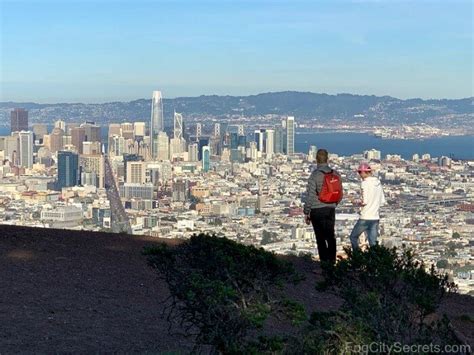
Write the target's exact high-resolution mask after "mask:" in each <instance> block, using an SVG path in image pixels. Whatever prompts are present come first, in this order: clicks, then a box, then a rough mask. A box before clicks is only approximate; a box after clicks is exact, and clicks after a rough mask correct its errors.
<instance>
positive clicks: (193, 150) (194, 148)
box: [188, 143, 199, 161]
mask: <svg viewBox="0 0 474 355" xmlns="http://www.w3.org/2000/svg"><path fill="white" fill-rule="evenodd" d="M198 151H199V147H198V144H197V143H191V144H189V145H188V156H189V161H198V160H199V153H198Z"/></svg>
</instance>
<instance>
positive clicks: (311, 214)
mask: <svg viewBox="0 0 474 355" xmlns="http://www.w3.org/2000/svg"><path fill="white" fill-rule="evenodd" d="M316 162H317V164H318V165H317V167H316V169H315V170H314V171H313V172H312V173H311V175H310V177H309V179H308V186H307V188H306V199H305V204H304V214H305V222H306V224H310V223H312V225H313V229H314V233H315V234H316V244H317V246H318V254H319V259H320V260H321V262H329V263H334V262H335V261H336V237H335V235H334V224H335V221H336V206H337V205H338V204H339V202H340V201H341V199H342V195H343V191H342V181H341V176H340V175H339V173H338V172H337V171H335V170H334V169H331V168H330V167H329V165H328V152H327V150H326V149H319V150H318V151H317V153H316Z"/></svg>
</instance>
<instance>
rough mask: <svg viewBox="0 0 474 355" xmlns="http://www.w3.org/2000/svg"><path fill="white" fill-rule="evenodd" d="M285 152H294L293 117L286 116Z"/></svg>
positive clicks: (291, 153) (290, 153)
mask: <svg viewBox="0 0 474 355" xmlns="http://www.w3.org/2000/svg"><path fill="white" fill-rule="evenodd" d="M286 154H287V155H293V154H295V118H294V117H293V116H288V118H287V119H286Z"/></svg>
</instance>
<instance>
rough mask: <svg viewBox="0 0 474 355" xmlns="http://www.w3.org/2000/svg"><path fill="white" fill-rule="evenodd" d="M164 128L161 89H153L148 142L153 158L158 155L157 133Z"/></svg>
mask: <svg viewBox="0 0 474 355" xmlns="http://www.w3.org/2000/svg"><path fill="white" fill-rule="evenodd" d="M164 128H165V124H164V120H163V99H162V97H161V91H153V97H152V99H151V122H150V144H151V156H152V158H153V159H156V158H157V157H158V135H159V133H160V132H163V131H164Z"/></svg>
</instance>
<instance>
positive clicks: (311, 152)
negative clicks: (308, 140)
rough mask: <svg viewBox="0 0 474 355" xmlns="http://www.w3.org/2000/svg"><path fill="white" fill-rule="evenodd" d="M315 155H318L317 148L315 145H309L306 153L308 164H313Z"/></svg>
mask: <svg viewBox="0 0 474 355" xmlns="http://www.w3.org/2000/svg"><path fill="white" fill-rule="evenodd" d="M317 153H318V148H317V147H316V146H315V145H310V146H309V151H308V160H309V161H310V162H315V161H316V154H317Z"/></svg>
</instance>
